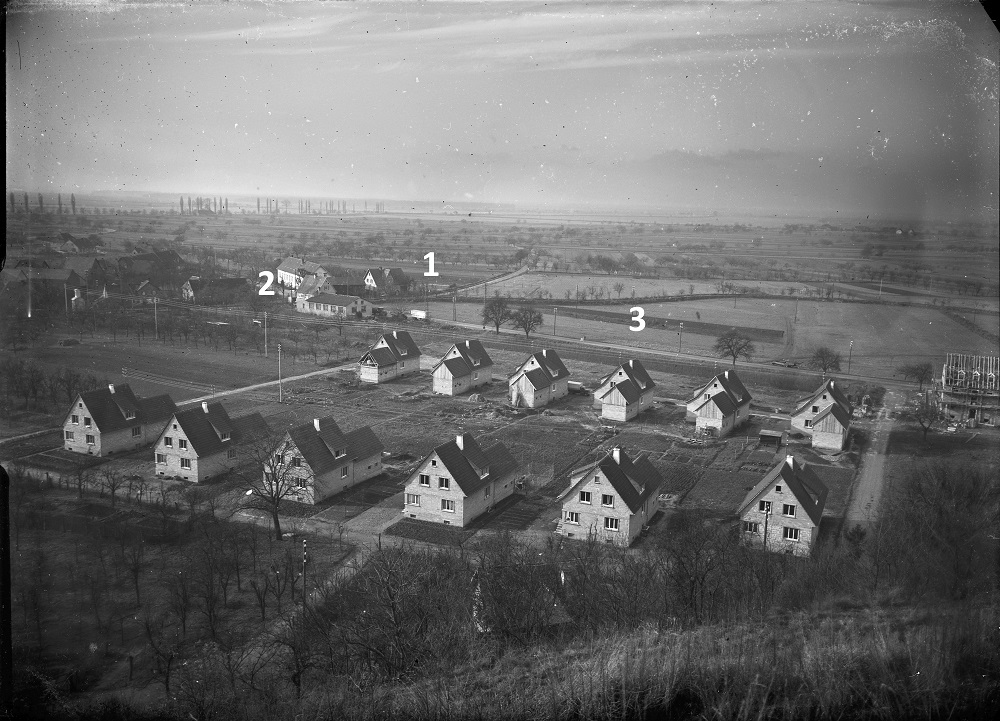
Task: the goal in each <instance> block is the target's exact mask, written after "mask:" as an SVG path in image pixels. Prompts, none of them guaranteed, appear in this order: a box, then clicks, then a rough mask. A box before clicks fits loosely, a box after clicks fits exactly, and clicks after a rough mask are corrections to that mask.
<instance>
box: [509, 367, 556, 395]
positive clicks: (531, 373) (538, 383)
mask: <svg viewBox="0 0 1000 721" xmlns="http://www.w3.org/2000/svg"><path fill="white" fill-rule="evenodd" d="M523 373H524V377H525V378H527V379H528V383H530V384H531V387H532V388H534V389H535V390H536V391H537V390H539V389H541V388H546V387H547V386H549V385H550V384H551V383H552V379H551V378H550V377H549V374H548V373H546V372H545V369H544V368H532V369H531V370H526V371H523ZM518 375H520V373H519V374H518ZM515 377H516V376H515Z"/></svg>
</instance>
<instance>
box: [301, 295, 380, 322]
mask: <svg viewBox="0 0 1000 721" xmlns="http://www.w3.org/2000/svg"><path fill="white" fill-rule="evenodd" d="M298 310H299V312H301V313H311V314H312V315H320V316H323V317H326V318H347V317H349V316H350V317H354V318H370V317H371V315H372V305H371V303H369V302H368V301H366V300H362V299H361V298H359V297H357V296H356V295H334V294H332V293H320V294H319V295H314V296H312V297H311V298H303V299H302V300H300V301H299V302H298Z"/></svg>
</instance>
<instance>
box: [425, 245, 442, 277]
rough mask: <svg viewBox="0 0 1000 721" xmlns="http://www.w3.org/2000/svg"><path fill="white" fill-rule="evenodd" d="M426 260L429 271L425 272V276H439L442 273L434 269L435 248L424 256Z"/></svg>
mask: <svg viewBox="0 0 1000 721" xmlns="http://www.w3.org/2000/svg"><path fill="white" fill-rule="evenodd" d="M424 260H426V261H427V272H426V273H424V275H425V276H427V277H428V278H434V277H437V276H438V275H440V273H438V272H436V271H435V270H434V251H433V250H432V251H431V252H430V253H428V254H427V255H425V256H424Z"/></svg>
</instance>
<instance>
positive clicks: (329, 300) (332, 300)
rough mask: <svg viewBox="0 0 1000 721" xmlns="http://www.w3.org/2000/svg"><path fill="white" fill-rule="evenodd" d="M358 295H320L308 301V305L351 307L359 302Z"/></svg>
mask: <svg viewBox="0 0 1000 721" xmlns="http://www.w3.org/2000/svg"><path fill="white" fill-rule="evenodd" d="M359 300H361V298H359V297H358V296H356V295H334V294H332V293H320V294H319V295H314V296H313V297H312V298H308V299H306V302H307V303H326V304H327V305H342V306H345V307H346V306H349V305H350V304H351V303H354V302H355V301H359Z"/></svg>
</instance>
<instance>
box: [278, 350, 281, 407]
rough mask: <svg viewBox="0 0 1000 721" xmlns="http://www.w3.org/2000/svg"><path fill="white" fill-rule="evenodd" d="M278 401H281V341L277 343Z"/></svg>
mask: <svg viewBox="0 0 1000 721" xmlns="http://www.w3.org/2000/svg"><path fill="white" fill-rule="evenodd" d="M278 403H281V343H278Z"/></svg>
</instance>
